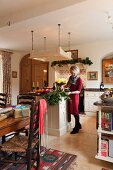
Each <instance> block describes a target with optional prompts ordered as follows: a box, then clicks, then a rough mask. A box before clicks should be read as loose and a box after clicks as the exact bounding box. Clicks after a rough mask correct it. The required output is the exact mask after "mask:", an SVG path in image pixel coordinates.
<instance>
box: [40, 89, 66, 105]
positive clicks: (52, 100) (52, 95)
mask: <svg viewBox="0 0 113 170" xmlns="http://www.w3.org/2000/svg"><path fill="white" fill-rule="evenodd" d="M42 97H43V98H44V99H46V101H47V103H48V104H49V105H56V104H59V102H60V101H61V100H62V97H64V100H67V99H69V96H68V95H67V94H66V92H65V91H58V90H56V91H53V92H49V93H46V94H43V95H42Z"/></svg>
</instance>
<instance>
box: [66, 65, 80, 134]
mask: <svg viewBox="0 0 113 170" xmlns="http://www.w3.org/2000/svg"><path fill="white" fill-rule="evenodd" d="M70 73H71V76H70V77H69V80H68V83H67V85H68V87H69V89H70V92H69V93H68V94H69V95H70V101H69V105H68V107H69V109H68V110H69V114H72V115H73V116H74V118H75V127H74V128H73V131H72V132H71V134H76V133H78V132H79V129H81V124H80V121H79V111H78V106H79V93H80V92H81V89H82V79H81V78H80V77H79V73H80V69H79V67H77V66H76V65H75V66H71V68H70Z"/></svg>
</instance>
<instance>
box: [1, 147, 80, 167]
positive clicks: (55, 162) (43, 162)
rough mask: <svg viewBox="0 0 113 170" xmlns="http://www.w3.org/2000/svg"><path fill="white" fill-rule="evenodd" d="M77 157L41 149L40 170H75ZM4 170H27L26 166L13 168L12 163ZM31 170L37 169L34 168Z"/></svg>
mask: <svg viewBox="0 0 113 170" xmlns="http://www.w3.org/2000/svg"><path fill="white" fill-rule="evenodd" d="M76 157H77V156H76V155H72V154H69V153H64V152H61V151H58V150H54V149H50V148H49V149H45V148H41V158H40V167H39V170H69V169H71V170H74V168H73V165H76ZM0 169H2V170H26V166H25V164H22V165H17V166H13V165H12V164H11V163H10V164H7V165H5V166H3V167H0ZM31 170H36V169H35V164H34V167H33V168H32V169H31Z"/></svg>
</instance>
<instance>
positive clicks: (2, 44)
mask: <svg viewBox="0 0 113 170" xmlns="http://www.w3.org/2000/svg"><path fill="white" fill-rule="evenodd" d="M108 15H110V16H111V18H112V19H111V23H110V22H109V20H108ZM9 21H10V23H11V25H10V26H8V22H9ZM112 23H113V0H57V1H55V0H16V1H15V0H1V1H0V49H10V50H13V51H28V52H29V51H30V50H31V42H32V41H31V38H32V37H31V30H34V49H38V50H39V49H43V48H44V37H45V36H46V46H47V48H48V49H49V48H50V47H56V46H58V38H59V37H58V24H61V34H60V35H61V46H62V47H65V49H66V48H67V49H68V41H69V36H68V32H71V36H70V44H71V47H73V46H76V45H78V44H82V43H89V42H94V41H107V40H113V28H112V26H113V24H112Z"/></svg>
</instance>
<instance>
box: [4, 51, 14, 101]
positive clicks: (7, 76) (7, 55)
mask: <svg viewBox="0 0 113 170" xmlns="http://www.w3.org/2000/svg"><path fill="white" fill-rule="evenodd" d="M11 54H12V53H11V52H7V51H2V68H3V93H7V94H8V101H7V102H8V103H7V104H11Z"/></svg>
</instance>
